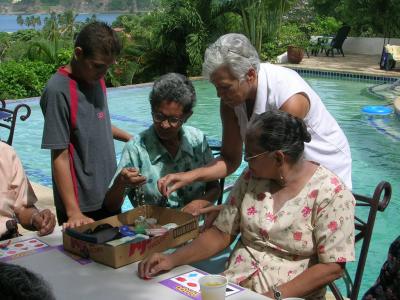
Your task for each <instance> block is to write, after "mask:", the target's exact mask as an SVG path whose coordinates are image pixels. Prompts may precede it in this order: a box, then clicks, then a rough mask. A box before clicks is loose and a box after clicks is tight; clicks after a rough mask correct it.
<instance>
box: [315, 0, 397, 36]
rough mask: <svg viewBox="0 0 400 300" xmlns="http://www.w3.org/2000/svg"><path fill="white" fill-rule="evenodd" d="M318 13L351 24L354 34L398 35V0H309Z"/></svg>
mask: <svg viewBox="0 0 400 300" xmlns="http://www.w3.org/2000/svg"><path fill="white" fill-rule="evenodd" d="M311 4H312V5H313V6H314V8H315V11H316V13H317V14H319V15H324V16H332V17H335V18H336V19H338V20H341V21H342V22H343V23H346V24H348V25H350V26H351V32H352V35H354V36H385V35H386V36H388V35H391V36H398V35H400V1H399V0H363V1H354V0H340V1H337V0H336V1H334V0H311Z"/></svg>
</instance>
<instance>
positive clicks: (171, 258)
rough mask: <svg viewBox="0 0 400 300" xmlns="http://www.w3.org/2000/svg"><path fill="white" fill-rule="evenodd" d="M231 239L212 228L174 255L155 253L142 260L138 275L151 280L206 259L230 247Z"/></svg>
mask: <svg viewBox="0 0 400 300" xmlns="http://www.w3.org/2000/svg"><path fill="white" fill-rule="evenodd" d="M231 238H232V237H231V236H230V235H229V234H226V233H224V232H222V231H220V230H219V229H217V228H216V227H212V228H210V229H209V230H207V231H205V232H203V233H201V234H200V235H199V237H198V238H197V239H195V240H194V241H193V242H191V243H190V244H188V245H186V246H183V247H181V248H179V249H178V250H176V251H175V252H174V253H172V254H169V255H166V254H162V253H154V254H152V255H150V257H147V258H146V259H144V260H142V261H141V262H140V264H139V266H138V274H139V276H140V277H142V278H149V277H152V276H155V275H156V274H157V273H159V272H160V271H163V270H165V271H167V270H170V269H172V268H174V267H177V266H180V265H184V264H190V263H193V262H196V261H199V260H202V259H206V258H208V257H211V256H213V255H215V254H217V253H218V252H219V251H221V250H223V249H225V248H226V247H228V246H229V244H230V243H231V240H232V239H231Z"/></svg>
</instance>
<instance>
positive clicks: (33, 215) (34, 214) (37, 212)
mask: <svg viewBox="0 0 400 300" xmlns="http://www.w3.org/2000/svg"><path fill="white" fill-rule="evenodd" d="M38 214H40V211H39V210H37V211H36V212H34V213H33V214H32V216H31V222H30V224H31V227H35V226H33V218H34V217H35V216H36V215H38Z"/></svg>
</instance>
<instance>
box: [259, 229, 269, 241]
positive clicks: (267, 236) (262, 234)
mask: <svg viewBox="0 0 400 300" xmlns="http://www.w3.org/2000/svg"><path fill="white" fill-rule="evenodd" d="M259 233H260V235H261V236H262V237H263V238H266V239H268V238H269V235H268V231H267V230H265V229H262V228H260V230H259Z"/></svg>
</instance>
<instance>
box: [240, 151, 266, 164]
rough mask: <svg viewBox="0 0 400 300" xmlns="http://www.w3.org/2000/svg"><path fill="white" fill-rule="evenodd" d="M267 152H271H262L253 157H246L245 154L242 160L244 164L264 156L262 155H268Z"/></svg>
mask: <svg viewBox="0 0 400 300" xmlns="http://www.w3.org/2000/svg"><path fill="white" fill-rule="evenodd" d="M268 152H271V151H264V152H261V153H259V154H256V155H253V156H247V155H246V154H245V155H244V157H243V160H244V161H245V162H249V161H250V160H252V159H254V158H256V157H259V156H261V155H264V154H266V153H268Z"/></svg>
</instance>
